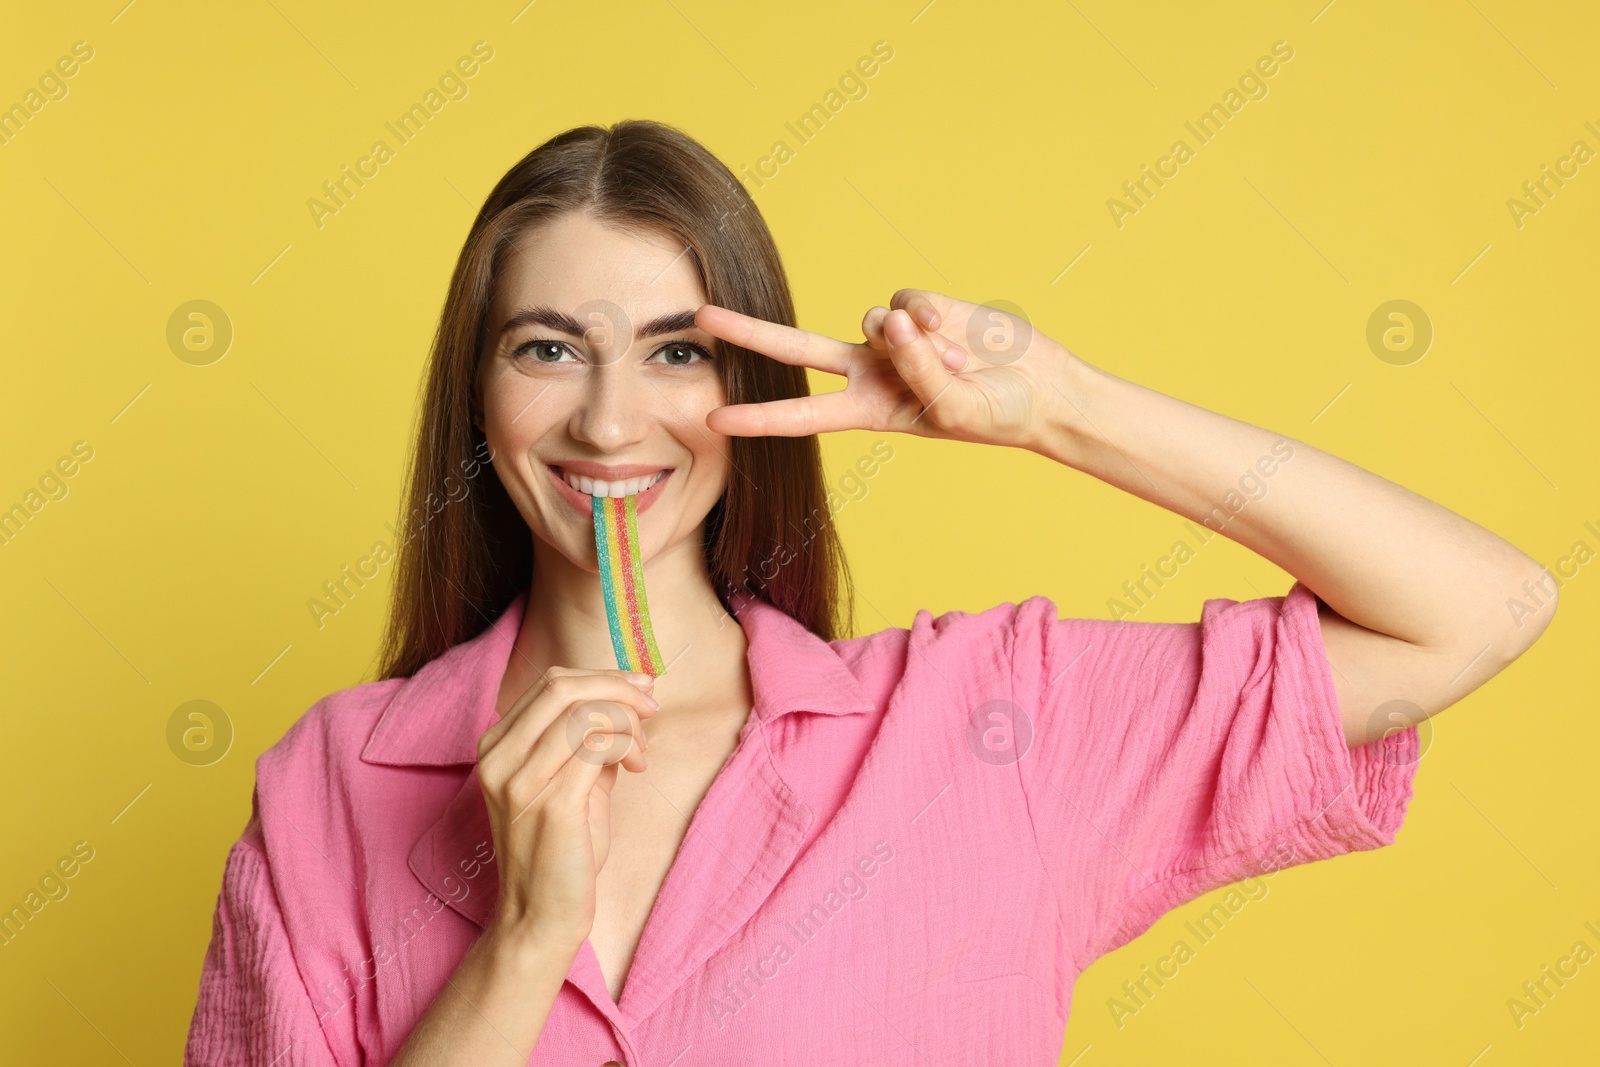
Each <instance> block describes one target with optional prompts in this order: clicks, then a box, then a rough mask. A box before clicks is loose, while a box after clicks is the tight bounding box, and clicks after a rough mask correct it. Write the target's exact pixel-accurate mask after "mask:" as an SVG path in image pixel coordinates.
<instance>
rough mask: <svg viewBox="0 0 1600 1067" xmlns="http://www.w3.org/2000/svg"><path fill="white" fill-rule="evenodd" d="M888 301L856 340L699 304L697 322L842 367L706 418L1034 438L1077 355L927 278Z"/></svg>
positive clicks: (753, 429) (745, 343) (1023, 444)
mask: <svg viewBox="0 0 1600 1067" xmlns="http://www.w3.org/2000/svg"><path fill="white" fill-rule="evenodd" d="M889 303H890V307H888V308H884V307H875V308H873V309H872V310H870V311H868V312H867V314H866V317H865V318H864V319H863V320H862V323H861V332H862V334H863V336H864V337H865V338H866V340H864V341H861V342H859V343H856V344H851V343H849V342H847V341H839V340H835V339H834V338H832V337H826V336H823V335H822V334H816V333H810V332H808V331H806V330H798V329H794V328H792V327H789V326H781V325H778V324H777V323H772V322H766V321H763V320H761V319H757V318H752V317H750V316H749V315H742V314H740V313H738V312H736V311H730V310H728V309H727V308H722V307H718V306H716V305H715V304H705V305H703V306H701V308H700V309H699V310H698V311H697V312H696V313H695V323H696V325H698V326H699V327H700V328H701V329H702V330H704V331H706V332H707V333H709V334H711V335H712V336H713V337H719V338H721V339H722V340H724V341H728V342H731V343H732V344H736V345H739V346H741V347H743V348H748V349H750V350H751V351H754V352H760V353H762V354H763V355H766V356H770V357H772V358H773V359H776V360H778V361H780V362H783V363H789V364H793V365H797V366H802V367H812V368H815V369H816V370H821V371H827V372H828V373H830V374H840V375H844V376H845V377H846V378H847V379H848V381H847V383H846V385H845V387H844V388H843V389H841V390H839V391H837V392H831V393H821V394H816V395H812V396H804V397H794V398H792V399H788V400H773V401H768V402H766V403H759V404H730V405H727V406H724V407H720V408H717V409H715V410H713V411H712V412H711V413H710V414H709V415H708V416H707V418H706V425H707V427H709V428H710V429H711V430H712V431H714V432H716V433H723V434H730V435H735V436H744V437H761V436H774V437H798V436H803V435H806V434H813V433H826V432H829V431H832V430H895V431H899V432H902V433H911V434H918V435H920V436H923V437H936V438H945V439H950V440H959V441H973V442H980V443H984V444H997V445H1011V446H1014V447H1018V448H1029V449H1035V446H1036V445H1037V444H1038V443H1039V442H1040V441H1041V440H1042V438H1043V435H1044V432H1045V429H1046V413H1047V412H1050V411H1052V410H1055V409H1057V408H1058V407H1059V406H1061V405H1063V404H1065V403H1066V397H1067V387H1066V376H1067V375H1068V374H1069V373H1070V372H1071V371H1072V370H1073V368H1074V365H1075V364H1076V363H1077V362H1078V360H1077V357H1076V356H1074V355H1073V354H1072V353H1071V352H1069V351H1068V350H1067V349H1066V348H1065V347H1064V346H1062V345H1060V344H1058V343H1057V342H1055V341H1053V340H1051V339H1050V338H1048V337H1046V336H1045V335H1044V334H1042V333H1040V332H1039V331H1038V330H1036V329H1034V328H1033V326H1032V325H1031V324H1030V323H1029V322H1028V321H1027V320H1026V319H1024V318H1022V317H1021V316H1019V315H1015V314H1012V313H1010V312H1007V311H1003V310H1001V309H999V308H995V307H991V306H988V305H982V304H973V303H969V302H967V301H965V300H957V299H955V298H954V297H949V296H945V295H943V294H941V293H934V292H929V291H927V290H923V289H901V290H900V291H899V292H897V293H895V294H894V297H893V299H891V300H890V302H889Z"/></svg>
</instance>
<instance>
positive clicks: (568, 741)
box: [478, 667, 656, 951]
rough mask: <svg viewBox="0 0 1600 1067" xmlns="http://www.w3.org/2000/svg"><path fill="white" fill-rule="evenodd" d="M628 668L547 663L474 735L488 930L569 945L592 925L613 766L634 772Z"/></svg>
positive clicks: (635, 695) (642, 713) (641, 697)
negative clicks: (492, 868)
mask: <svg viewBox="0 0 1600 1067" xmlns="http://www.w3.org/2000/svg"><path fill="white" fill-rule="evenodd" d="M630 677H641V676H637V675H633V676H630V675H629V674H628V673H627V672H624V671H618V670H581V669H577V668H568V667H551V668H550V669H549V670H548V671H547V672H546V673H545V676H544V678H543V679H542V680H541V681H539V682H536V683H534V684H533V685H531V686H529V687H528V689H527V691H526V692H525V693H523V695H522V696H521V697H519V698H518V699H517V702H516V703H515V704H513V705H512V707H511V709H510V710H509V711H507V712H506V714H505V716H504V717H503V718H501V719H500V721H499V722H497V723H495V724H494V725H493V726H491V727H489V728H488V729H487V730H485V731H484V732H483V734H482V736H480V737H479V738H478V777H479V780H480V782H481V784H482V787H483V795H484V801H485V803H486V804H487V806H488V809H489V823H490V827H491V829H492V831H493V834H494V848H495V856H496V859H497V860H498V865H499V869H500V904H499V910H498V911H497V912H496V915H495V919H494V923H493V929H494V930H495V931H496V932H498V933H502V934H507V935H510V936H513V937H516V938H520V939H523V940H530V941H538V942H540V943H544V944H552V945H564V946H567V947H569V948H571V949H572V950H574V951H576V950H577V948H578V947H579V946H580V945H582V943H583V939H584V938H586V937H588V936H589V931H590V929H591V928H592V927H593V925H594V913H595V879H596V876H597V875H598V874H599V873H600V868H601V867H603V866H605V862H606V856H607V854H608V853H609V852H610V848H611V787H612V786H613V785H614V784H615V783H616V780H617V773H618V767H626V768H628V769H629V770H631V771H642V770H644V769H645V768H646V767H647V766H648V763H647V762H646V760H645V755H644V744H645V735H644V726H643V724H642V722H641V720H642V719H644V718H648V717H649V716H651V715H654V714H655V712H656V708H655V701H654V699H653V698H652V697H650V696H649V694H648V693H647V692H646V691H645V690H647V689H648V688H649V685H650V684H653V682H654V679H648V678H646V679H645V680H644V681H642V682H633V681H630V680H629V679H630Z"/></svg>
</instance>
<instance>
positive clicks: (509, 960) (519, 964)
mask: <svg viewBox="0 0 1600 1067" xmlns="http://www.w3.org/2000/svg"><path fill="white" fill-rule="evenodd" d="M587 937H588V934H587V933H579V932H578V931H576V930H568V931H558V930H552V929H549V928H546V927H540V926H537V925H535V924H533V923H527V922H519V923H510V922H504V921H502V920H501V919H500V918H498V917H496V918H495V919H493V920H491V921H490V923H489V925H488V926H487V927H486V928H485V929H484V932H483V937H482V938H481V939H480V940H481V941H482V942H483V944H484V948H485V952H486V954H487V955H488V957H489V959H490V961H491V962H492V963H493V965H494V966H495V968H496V969H497V970H506V971H510V972H527V971H529V970H531V969H540V970H542V969H544V968H546V967H549V966H550V964H551V963H552V962H553V961H554V962H562V963H565V965H566V966H567V968H569V969H570V968H571V966H572V962H573V960H575V959H577V958H578V952H579V950H580V949H582V948H583V942H584V940H585V939H586V938H587Z"/></svg>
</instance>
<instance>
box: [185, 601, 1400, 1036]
mask: <svg viewBox="0 0 1600 1067" xmlns="http://www.w3.org/2000/svg"><path fill="white" fill-rule="evenodd" d="M525 599H526V594H523V595H522V596H519V597H518V598H517V599H516V600H515V601H514V602H513V603H512V604H511V605H510V606H509V607H508V608H507V609H506V610H505V612H504V613H503V614H502V615H501V616H500V617H499V619H498V620H496V621H495V622H494V623H493V624H492V625H491V626H489V627H488V629H486V630H484V631H483V632H482V633H481V634H479V635H478V636H477V637H475V638H473V639H472V640H469V641H465V642H463V643H461V644H459V645H457V646H455V647H454V648H452V649H450V650H449V651H448V652H446V653H445V654H444V655H442V656H440V657H439V658H438V659H436V660H434V661H433V662H431V663H429V664H427V665H426V666H425V667H423V668H422V669H421V670H419V671H418V672H417V673H416V674H415V675H414V676H413V677H411V678H409V679H398V678H397V679H390V680H388V681H382V682H372V683H368V684H365V685H358V686H355V687H353V688H349V689H345V690H342V691H340V692H337V693H334V694H332V695H330V696H328V697H325V698H324V699H322V700H320V701H318V702H317V703H316V704H315V705H314V706H313V707H312V708H311V709H310V710H309V711H308V712H307V713H306V714H305V715H304V716H303V717H301V719H300V720H299V721H298V722H296V723H295V725H294V726H293V727H291V728H290V729H289V731H288V732H287V733H286V734H285V735H284V737H283V739H282V740H281V741H279V742H278V743H277V744H276V745H274V746H273V747H272V748H270V749H268V750H267V751H266V752H264V753H262V755H261V757H260V758H259V759H258V760H257V762H256V790H255V798H254V803H253V811H252V814H251V817H250V821H249V822H248V824H247V825H246V826H245V829H244V833H243V836H242V837H241V838H240V840H239V841H238V842H237V843H235V844H234V846H233V848H232V850H231V851H230V852H229V854H228V859H227V865H226V870H225V873H224V875H223V880H222V891H221V893H220V896H219V898H218V901H217V909H216V915H215V922H214V926H213V932H212V938H211V944H210V948H209V949H208V950H207V952H206V957H205V964H204V970H203V973H202V975H201V979H200V989H199V997H198V1003H197V1006H196V1008H195V1013H194V1017H193V1021H192V1023H191V1027H190V1032H189V1040H188V1048H187V1053H186V1056H185V1060H184V1062H185V1063H186V1064H255V1065H266V1064H269V1063H275V1064H277V1065H279V1067H287V1065H289V1064H295V1065H319V1067H320V1065H334V1064H337V1065H340V1067H353V1065H356V1064H385V1063H387V1062H388V1061H389V1059H390V1058H391V1057H392V1056H393V1055H394V1053H395V1052H396V1051H397V1050H398V1049H399V1047H400V1046H401V1044H403V1043H404V1041H405V1039H406V1036H407V1034H409V1032H410V1031H411V1029H412V1027H413V1026H414V1025H415V1024H416V1023H417V1021H418V1020H419V1019H420V1018H421V1016H422V1014H423V1012H424V1011H425V1010H426V1009H427V1007H428V1005H429V1004H430V1003H431V1002H432V1001H433V999H434V998H435V997H437V996H438V995H439V993H440V991H441V990H442V989H443V988H445V980H446V978H447V977H448V976H449V975H450V974H451V973H452V972H453V971H454V969H455V967H456V965H457V964H458V963H459V962H460V960H461V958H462V956H464V955H465V953H466V952H467V949H468V948H469V947H470V946H471V944H472V943H473V941H474V940H475V939H476V938H477V936H478V934H479V933H480V930H481V928H482V927H483V925H484V923H485V922H486V921H487V919H488V918H489V917H490V916H491V915H492V914H493V912H494V908H495V903H496V899H497V896H498V890H499V886H498V873H497V871H496V868H495V862H494V850H493V840H492V837H491V835H490V831H489V823H488V815H487V811H486V809H485V806H484V801H483V796H482V793H481V790H480V787H479V784H478V779H477V775H476V773H475V771H474V765H475V762H476V756H477V747H476V746H477V738H478V735H479V734H480V733H482V732H483V731H484V730H485V729H487V728H488V727H489V726H490V725H491V724H492V723H493V722H494V721H495V717H496V716H495V710H494V705H495V698H496V695H497V692H498V689H499V684H500V680H501V677H502V675H503V673H504V670H505V666H506V662H507V659H508V657H509V655H510V650H511V645H512V641H513V639H514V638H515V636H516V633H517V629H518V626H519V624H520V622H521V618H522V610H523V605H524V602H525ZM736 614H737V617H738V619H739V622H740V625H742V626H743V627H744V629H745V632H746V635H747V637H748V639H749V651H748V661H749V666H750V673H751V682H752V687H753V690H754V694H755V706H754V709H753V711H752V713H751V715H750V717H749V719H748V721H747V722H746V724H745V726H744V728H743V730H742V731H741V733H740V735H739V740H738V744H737V747H736V748H735V749H734V751H733V753H732V755H730V756H729V757H728V760H727V762H726V763H725V764H724V765H723V767H722V769H721V771H720V772H719V774H718V776H717V778H716V780H715V781H714V782H713V784H712V786H711V789H710V791H709V792H708V793H707V794H706V797H705V800H704V801H703V802H702V803H701V805H700V807H699V809H698V810H697V811H696V812H695V813H694V816H693V820H692V822H691V824H690V827H689V830H688V833H687V835H686V836H685V838H684V841H683V844H682V846H681V848H680V849H679V852H678V854H677V857H676V859H675V860H674V862H673V865H672V868H671V870H670V871H669V873H668V875H667V878H666V881H665V883H664V884H663V886H662V888H661V892H660V895H659V896H658V898H657V900H656V903H655V907H654V910H653V911H652V912H651V913H650V917H649V921H648V923H647V924H646V926H645V927H644V932H643V934H642V936H641V938H640V940H639V944H638V949H637V952H636V954H635V956H634V959H633V964H632V968H631V970H630V971H629V973H628V977H627V982H626V984H625V986H624V987H623V993H622V997H621V1000H620V1002H618V1003H614V1002H613V1001H612V999H611V997H610V995H609V994H608V993H607V991H606V987H605V983H604V981H603V979H602V975H601V973H600V969H599V964H598V962H597V960H596V957H595V954H594V951H593V949H592V948H591V947H590V946H589V944H588V943H587V942H585V943H584V945H583V948H582V949H581V951H580V952H579V954H578V957H577V959H576V961H575V962H574V963H573V965H572V968H571V971H570V972H569V974H568V976H567V980H566V983H565V984H564V985H563V986H562V988H561V992H560V994H559V996H558V997H557V1000H556V1002H555V1006H554V1008H553V1010H552V1011H551V1013H550V1017H549V1021H548V1023H547V1025H546V1026H545V1028H544V1033H543V1035H542V1036H541V1037H540V1039H539V1044H538V1047H537V1050H536V1051H535V1054H534V1056H533V1058H532V1060H531V1061H530V1062H533V1063H538V1064H541V1065H543V1064H553V1065H565V1064H574V1065H582V1067H598V1065H600V1064H603V1063H605V1062H607V1061H613V1060H614V1061H618V1062H620V1063H624V1064H632V1065H637V1067H668V1065H676V1067H691V1065H692V1067H702V1065H722V1064H727V1065H732V1064H739V1065H742V1067H749V1065H752V1064H777V1063H802V1064H817V1063H827V1064H845V1063H872V1064H907V1065H910V1064H918V1065H932V1064H964V1065H965V1064H973V1063H1001V1064H1054V1063H1055V1062H1057V1059H1058V1057H1059V1055H1060V1052H1061V1046H1062V1041H1063V1034H1064V1030H1065V1027H1066V1019H1067V1012H1068V1008H1069V1005H1070V1003H1071V999H1072V987H1073V982H1074V980H1075V979H1076V977H1077V975H1078V973H1079V972H1080V971H1082V970H1083V969H1084V968H1086V967H1087V966H1089V964H1090V963H1092V962H1093V961H1094V960H1095V959H1096V958H1097V957H1099V956H1101V955H1102V954H1104V953H1106V952H1109V951H1111V950H1112V949H1114V948H1117V947H1118V946H1120V945H1122V944H1124V943H1126V942H1128V941H1130V940H1132V939H1133V938H1134V937H1137V936H1138V935H1139V934H1140V933H1141V932H1143V931H1144V930H1145V929H1147V928H1148V927H1149V926H1150V924H1151V923H1153V922H1154V921H1155V920H1156V919H1157V918H1158V917H1160V916H1161V915H1162V914H1163V913H1164V912H1166V911H1168V910H1170V909H1172V908H1174V907H1176V906H1178V905H1180V904H1182V903H1184V902H1186V901H1188V900H1191V899H1193V898H1194V897H1196V896H1198V895H1200V894H1202V893H1204V892H1206V891H1208V890H1210V889H1213V888H1216V887H1219V886H1223V885H1227V884H1229V883H1231V882H1235V881H1240V880H1243V879H1245V878H1247V877H1250V876H1252V875H1261V874H1263V873H1265V872H1268V871H1271V870H1275V869H1278V868H1282V867H1285V866H1292V865H1295V864H1300V863H1306V862H1309V861H1312V860H1318V859H1323V858H1327V857H1331V856H1336V855H1340V854H1343V853H1346V852H1353V851H1357V850H1361V849H1371V848H1377V847H1379V846H1382V845H1386V844H1389V843H1391V842H1392V841H1393V840H1394V835H1395V832H1396V830H1397V829H1398V828H1399V826H1400V823H1401V821H1402V820H1403V818H1404V816H1405V810H1406V805H1407V803H1408V801H1409V800H1410V797H1411V789H1412V779H1413V777H1414V775H1415V772H1416V759H1417V755H1418V741H1417V733H1416V730H1415V728H1412V729H1409V730H1406V731H1403V732H1401V733H1397V734H1394V735H1392V736H1391V737H1390V738H1389V739H1388V740H1386V741H1383V742H1375V743H1373V744H1370V745H1366V746H1363V747H1361V748H1358V749H1354V750H1352V749H1348V748H1346V746H1345V743H1344V740H1343V734H1342V732H1341V730H1340V726H1339V715H1338V710H1337V700H1336V696H1335V693H1334V688H1333V681H1332V676H1331V672H1330V668H1329V666H1328V663H1327V660H1326V658H1325V654H1324V649H1323V644H1322V637H1321V631H1320V629H1319V627H1318V623H1317V616H1316V601H1315V599H1314V596H1313V594H1312V593H1311V592H1310V590H1308V589H1306V588H1305V587H1304V586H1303V585H1301V584H1300V583H1298V582H1297V583H1295V585H1294V586H1293V587H1292V588H1291V589H1290V591H1289V593H1288V594H1287V595H1286V596H1282V597H1269V598H1264V599H1260V600H1251V601H1245V602H1242V603H1241V602H1236V601H1232V600H1224V599H1213V600H1208V601H1206V602H1205V605H1204V608H1203V609H1202V613H1201V618H1200V621H1199V622H1197V623H1160V622H1131V621H1125V622H1110V621H1105V620H1096V619H1057V618H1056V608H1055V605H1054V603H1053V602H1052V601H1050V600H1048V599H1046V598H1044V597H1040V596H1035V597H1030V598H1028V599H1027V600H1025V601H1024V602H1023V603H1022V604H1020V605H1017V604H1012V603H1010V602H1007V603H1004V604H1001V605H999V606H997V607H993V608H990V609H988V610H986V611H983V612H981V613H977V614H971V613H967V612H961V611H951V612H948V613H946V614H944V615H941V616H939V617H938V618H935V617H933V616H932V614H931V613H929V612H927V611H925V610H924V611H919V612H918V613H917V615H916V618H915V619H914V620H913V622H912V625H911V628H910V629H909V630H906V629H900V628H890V629H887V630H883V631H881V632H879V633H875V634H871V635H867V636H863V637H856V638H851V639H848V640H838V641H833V642H825V641H823V640H821V639H820V638H818V637H816V636H815V635H814V634H812V633H810V632H809V631H807V630H806V629H805V628H804V627H803V626H801V625H800V624H799V623H798V622H796V621H795V620H794V619H792V618H790V617H789V616H788V615H786V614H784V613H783V612H781V611H780V610H778V609H777V608H774V607H772V606H771V605H769V604H766V603H765V602H762V601H756V600H741V601H740V602H738V603H737V604H736ZM624 773H627V772H624Z"/></svg>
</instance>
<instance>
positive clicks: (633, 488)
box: [561, 470, 667, 496]
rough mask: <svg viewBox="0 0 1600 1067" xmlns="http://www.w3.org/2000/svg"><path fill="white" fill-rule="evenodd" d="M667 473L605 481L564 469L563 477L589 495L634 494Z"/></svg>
mask: <svg viewBox="0 0 1600 1067" xmlns="http://www.w3.org/2000/svg"><path fill="white" fill-rule="evenodd" d="M666 473H667V472H666V471H664V470H659V471H656V472H655V473H654V474H647V475H645V476H644V477H643V478H624V479H622V480H621V481H618V482H603V481H600V480H598V479H595V478H585V477H584V476H583V475H581V474H573V473H571V472H570V471H562V472H561V477H562V478H564V479H565V480H566V483H567V484H568V485H570V486H572V488H574V489H576V490H577V491H578V492H580V493H584V494H586V495H588V496H633V495H635V494H637V493H642V492H644V491H645V490H646V489H648V488H650V487H651V486H652V485H655V484H656V482H658V481H660V480H661V479H662V478H663V477H664V476H665V475H666Z"/></svg>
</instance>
